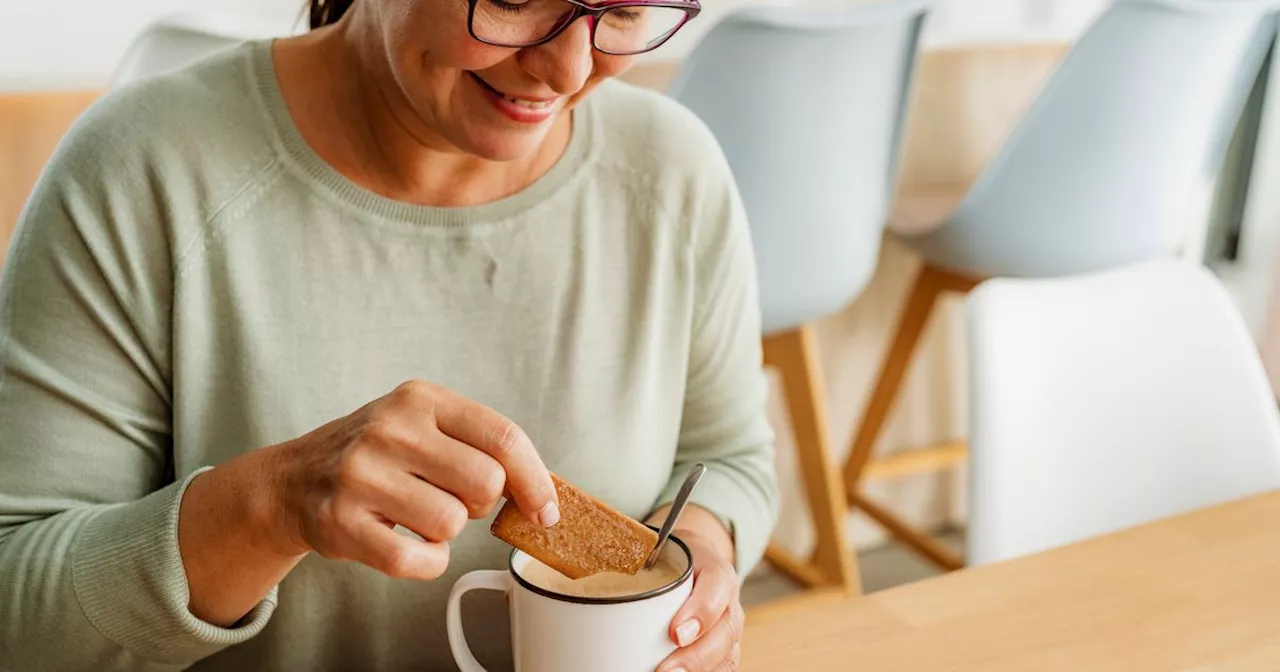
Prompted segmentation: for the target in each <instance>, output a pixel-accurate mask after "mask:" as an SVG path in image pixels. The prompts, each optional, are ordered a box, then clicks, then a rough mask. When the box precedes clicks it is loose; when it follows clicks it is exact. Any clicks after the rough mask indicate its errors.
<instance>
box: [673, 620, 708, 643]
mask: <svg viewBox="0 0 1280 672" xmlns="http://www.w3.org/2000/svg"><path fill="white" fill-rule="evenodd" d="M701 629H702V626H701V625H700V624H699V623H698V621H697V619H694V620H690V621H685V622H684V623H681V624H680V627H678V628H676V644H679V645H680V648H684V647H686V646H689V645H690V644H692V643H693V640H695V639H697V638H698V631H699V630H701Z"/></svg>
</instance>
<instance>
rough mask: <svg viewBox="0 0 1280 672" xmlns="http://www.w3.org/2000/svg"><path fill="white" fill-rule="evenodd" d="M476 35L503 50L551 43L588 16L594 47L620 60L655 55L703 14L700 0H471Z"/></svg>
mask: <svg viewBox="0 0 1280 672" xmlns="http://www.w3.org/2000/svg"><path fill="white" fill-rule="evenodd" d="M467 1H468V2H469V3H470V4H471V11H470V12H469V15H468V17H467V25H468V29H469V30H470V31H471V36H472V37H474V38H475V39H477V40H480V41H481V42H484V43H485V44H492V45H494V46H498V47H509V48H524V47H534V46H537V45H539V44H546V43H547V42H550V41H551V40H554V39H555V38H556V36H557V35H559V34H560V33H562V32H564V30H565V29H566V28H568V27H569V26H571V25H573V22H574V21H577V20H578V19H580V18H582V17H584V16H585V17H587V23H588V24H589V26H590V28H591V44H592V46H593V47H595V48H596V49H597V50H599V51H602V52H604V53H606V54H612V55H615V56H631V55H634V54H642V53H644V52H646V51H652V50H654V49H657V48H658V47H660V46H662V44H663V43H664V42H666V41H667V40H669V39H671V36H672V35H675V34H676V31H678V30H680V28H682V27H683V26H684V24H686V23H688V22H689V21H690V20H692V19H693V18H694V17H695V16H697V15H698V13H699V12H700V11H702V7H701V6H700V5H699V4H698V2H697V0H605V1H603V2H596V3H592V4H587V3H586V2H581V1H579V0H467Z"/></svg>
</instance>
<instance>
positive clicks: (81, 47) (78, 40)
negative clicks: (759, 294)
mask: <svg viewBox="0 0 1280 672" xmlns="http://www.w3.org/2000/svg"><path fill="white" fill-rule="evenodd" d="M430 1H432V2H438V1H442V0H430ZM459 1H460V0H459ZM769 1H773V2H785V3H821V4H842V3H852V4H859V3H865V2H868V1H873V0H703V5H704V7H705V10H704V12H703V16H702V17H701V18H700V19H699V20H698V21H695V22H694V23H693V24H691V26H690V27H689V29H687V30H686V31H684V32H682V33H681V34H680V35H678V36H677V37H676V39H674V40H672V42H671V43H670V44H668V45H667V46H666V47H664V48H663V49H662V50H659V51H658V52H656V53H655V54H654V56H653V57H654V58H679V57H680V56H681V55H682V54H683V53H684V52H685V51H687V49H688V48H689V47H690V46H691V45H692V44H693V43H694V42H695V41H696V40H697V38H698V36H699V35H700V34H701V32H702V31H704V30H706V28H707V27H708V26H710V25H712V23H714V22H715V21H716V20H717V19H718V18H719V17H720V16H722V15H723V14H724V13H725V12H727V11H729V10H731V9H733V8H735V7H738V6H740V5H743V4H748V3H754V2H769ZM1108 1H1109V0H937V2H936V8H935V11H934V15H933V18H932V20H931V22H930V27H929V32H928V35H927V38H926V39H927V41H928V42H929V43H930V44H934V45H948V44H956V43H966V42H975V41H981V42H991V41H996V42H1006V41H1027V40H1040V39H1070V38H1071V37H1072V36H1074V35H1075V34H1076V32H1078V30H1079V29H1080V27H1081V26H1083V25H1084V23H1085V22H1086V21H1088V20H1089V18H1090V17H1092V16H1093V14H1094V13H1095V12H1096V11H1097V10H1098V9H1099V8H1100V7H1102V6H1104V5H1105V4H1107V3H1108ZM210 5H216V6H217V7H218V9H219V11H223V12H231V13H235V12H252V13H254V14H256V15H260V16H261V17H262V18H263V19H264V20H266V21H268V22H271V23H272V25H278V26H279V27H280V32H281V33H287V32H290V31H291V30H292V29H293V28H294V26H296V25H297V24H296V19H297V18H298V17H300V16H301V10H302V5H303V0H215V1H214V2H212V3H211V2H210V1H209V0H0V91H22V90H56V89H76V88H97V87H100V86H102V85H103V84H104V83H105V82H106V81H107V79H108V77H109V75H110V73H111V70H112V69H113V67H114V66H115V63H116V62H117V61H118V60H119V58H120V56H121V55H122V54H123V53H124V51H125V49H126V47H127V46H128V44H129V41H130V39H131V38H132V37H133V36H134V35H135V34H137V32H138V31H139V30H141V29H142V28H143V27H144V26H146V25H147V24H148V23H149V22H151V21H154V20H156V19H157V18H160V17H162V16H165V15H168V14H173V13H180V12H187V11H192V10H196V9H201V8H204V7H209V6H210Z"/></svg>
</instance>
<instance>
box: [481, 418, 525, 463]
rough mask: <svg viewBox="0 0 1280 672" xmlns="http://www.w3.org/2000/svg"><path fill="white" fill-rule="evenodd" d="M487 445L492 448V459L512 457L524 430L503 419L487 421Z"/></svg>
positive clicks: (521, 439) (522, 438) (522, 437)
mask: <svg viewBox="0 0 1280 672" xmlns="http://www.w3.org/2000/svg"><path fill="white" fill-rule="evenodd" d="M487 436H488V437H489V443H490V445H492V446H493V450H494V457H496V458H498V459H499V460H502V459H505V458H506V457H508V456H510V455H513V454H514V453H515V452H516V451H517V450H518V449H519V448H520V444H521V443H522V442H523V440H524V430H522V429H520V426H519V425H517V424H516V423H514V422H512V421H511V420H508V419H506V418H503V417H497V418H494V419H493V420H490V421H489V429H488V432H487Z"/></svg>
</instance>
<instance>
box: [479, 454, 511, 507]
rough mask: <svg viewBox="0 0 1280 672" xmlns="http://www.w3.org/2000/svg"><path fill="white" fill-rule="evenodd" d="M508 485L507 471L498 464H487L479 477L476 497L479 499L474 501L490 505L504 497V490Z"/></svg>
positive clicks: (481, 504) (482, 504) (480, 504)
mask: <svg viewBox="0 0 1280 672" xmlns="http://www.w3.org/2000/svg"><path fill="white" fill-rule="evenodd" d="M506 487H507V472H505V471H503V470H502V467H501V466H499V465H498V464H492V465H486V467H485V468H484V469H482V470H480V474H479V476H478V478H477V482H476V492H475V498H476V500H478V501H476V502H474V503H475V504H477V505H479V506H488V505H490V504H492V503H494V502H496V501H498V500H499V499H500V498H501V497H502V491H503V489H505V488H506Z"/></svg>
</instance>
